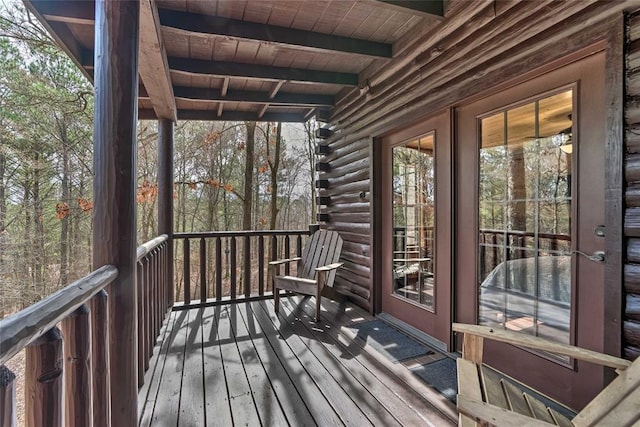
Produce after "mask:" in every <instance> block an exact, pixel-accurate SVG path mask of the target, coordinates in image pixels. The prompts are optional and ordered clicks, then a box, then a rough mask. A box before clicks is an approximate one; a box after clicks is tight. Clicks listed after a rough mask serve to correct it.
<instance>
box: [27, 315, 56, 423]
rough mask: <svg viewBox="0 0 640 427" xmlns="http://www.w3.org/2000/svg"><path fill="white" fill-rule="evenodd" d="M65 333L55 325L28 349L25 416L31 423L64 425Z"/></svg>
mask: <svg viewBox="0 0 640 427" xmlns="http://www.w3.org/2000/svg"><path fill="white" fill-rule="evenodd" d="M62 373H63V360H62V335H61V334H60V329H58V328H56V327H54V328H52V329H51V330H49V331H48V332H47V333H45V334H44V335H43V336H42V337H40V338H38V339H37V340H35V341H34V342H33V343H31V344H29V345H28V346H27V347H26V350H25V376H24V377H25V397H26V402H25V418H26V425H28V426H30V427H40V426H47V427H62V426H63V419H62V405H63V396H62V380H63V379H62Z"/></svg>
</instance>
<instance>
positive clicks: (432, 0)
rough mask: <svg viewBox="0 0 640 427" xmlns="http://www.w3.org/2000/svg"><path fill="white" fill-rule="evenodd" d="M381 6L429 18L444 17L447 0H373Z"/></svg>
mask: <svg viewBox="0 0 640 427" xmlns="http://www.w3.org/2000/svg"><path fill="white" fill-rule="evenodd" d="M373 1H374V2H375V3H378V5H379V6H384V7H387V8H389V9H395V10H396V11H400V12H405V13H413V14H415V15H420V16H425V17H429V18H442V17H444V2H445V0H373Z"/></svg>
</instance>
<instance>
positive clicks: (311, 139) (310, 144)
mask: <svg viewBox="0 0 640 427" xmlns="http://www.w3.org/2000/svg"><path fill="white" fill-rule="evenodd" d="M304 130H305V134H306V137H307V147H306V148H307V151H306V152H307V160H308V162H309V163H308V164H309V179H310V182H309V188H311V223H314V222H315V220H316V212H317V210H318V207H317V205H316V186H315V182H314V181H315V174H316V157H317V156H316V141H315V134H314V128H313V122H312V121H308V122H306V123H305V124H304Z"/></svg>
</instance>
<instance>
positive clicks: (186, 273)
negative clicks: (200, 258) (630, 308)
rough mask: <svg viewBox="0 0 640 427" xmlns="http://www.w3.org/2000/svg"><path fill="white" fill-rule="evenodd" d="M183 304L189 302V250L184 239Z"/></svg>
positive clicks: (187, 242) (187, 241) (187, 240)
mask: <svg viewBox="0 0 640 427" xmlns="http://www.w3.org/2000/svg"><path fill="white" fill-rule="evenodd" d="M183 242H184V303H185V304H189V303H190V302H191V271H190V270H191V265H190V264H191V253H190V252H191V250H190V248H189V239H184V240H183Z"/></svg>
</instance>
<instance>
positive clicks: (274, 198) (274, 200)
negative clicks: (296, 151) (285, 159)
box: [267, 122, 282, 230]
mask: <svg viewBox="0 0 640 427" xmlns="http://www.w3.org/2000/svg"><path fill="white" fill-rule="evenodd" d="M281 140H282V123H280V122H278V126H277V127H276V141H275V148H274V153H273V161H271V160H269V169H271V203H270V211H271V219H270V221H269V229H270V230H275V229H276V223H277V222H276V221H277V219H278V169H279V168H280V147H281V145H282V144H281ZM267 146H269V142H268V141H267Z"/></svg>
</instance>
